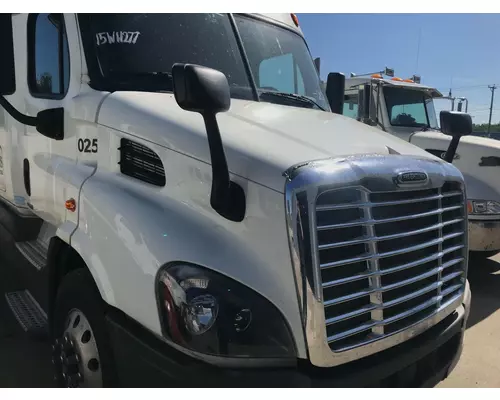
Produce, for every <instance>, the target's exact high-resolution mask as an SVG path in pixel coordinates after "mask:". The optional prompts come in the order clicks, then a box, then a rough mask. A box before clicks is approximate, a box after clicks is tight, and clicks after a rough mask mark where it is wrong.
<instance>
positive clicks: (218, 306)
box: [157, 264, 295, 358]
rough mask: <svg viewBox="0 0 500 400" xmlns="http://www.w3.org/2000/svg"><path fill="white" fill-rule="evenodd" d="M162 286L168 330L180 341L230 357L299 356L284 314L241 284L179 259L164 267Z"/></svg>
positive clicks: (162, 308)
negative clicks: (177, 261) (179, 262)
mask: <svg viewBox="0 0 500 400" xmlns="http://www.w3.org/2000/svg"><path fill="white" fill-rule="evenodd" d="M157 285H158V292H157V293H158V301H159V305H160V307H159V308H160V314H161V319H162V324H163V334H164V336H165V337H167V338H169V339H170V340H172V341H173V342H175V343H177V344H178V345H181V346H183V347H185V348H188V349H190V350H193V351H196V352H199V353H203V354H210V355H217V356H226V357H227V356H230V357H262V358H264V357H265V358H278V357H281V358H282V357H295V346H294V342H293V339H292V336H291V334H290V330H289V329H288V326H287V324H286V322H285V320H284V318H283V316H282V315H281V313H280V312H279V311H278V309H277V308H276V307H275V306H274V305H273V304H271V303H270V302H269V301H268V300H267V299H265V298H264V297H262V296H261V295H260V294H258V293H256V292H254V291H253V290H251V289H250V288H248V287H246V286H244V285H242V284H241V283H238V282H236V281H234V280H232V279H230V278H228V277H226V276H224V275H221V274H219V273H217V272H214V271H211V270H208V269H206V268H202V267H199V266H195V265H190V264H177V265H172V266H168V267H167V268H165V269H163V270H161V271H160V273H159V274H158V282H157Z"/></svg>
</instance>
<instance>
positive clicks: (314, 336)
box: [284, 154, 468, 367]
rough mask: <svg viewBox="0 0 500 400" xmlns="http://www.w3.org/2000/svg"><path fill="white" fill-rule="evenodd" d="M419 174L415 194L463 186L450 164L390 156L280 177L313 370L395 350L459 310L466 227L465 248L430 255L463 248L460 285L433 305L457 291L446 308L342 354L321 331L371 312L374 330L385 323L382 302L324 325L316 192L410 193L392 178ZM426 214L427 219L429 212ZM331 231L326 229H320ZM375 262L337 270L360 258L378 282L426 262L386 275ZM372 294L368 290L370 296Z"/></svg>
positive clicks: (306, 166) (309, 166) (338, 161)
mask: <svg viewBox="0 0 500 400" xmlns="http://www.w3.org/2000/svg"><path fill="white" fill-rule="evenodd" d="M418 170H420V171H425V172H426V173H427V175H428V180H427V182H426V183H423V184H420V185H419V184H414V185H412V188H413V189H412V190H417V188H418V190H420V189H435V188H439V187H441V186H442V185H443V184H444V182H445V181H455V182H458V183H460V184H461V185H462V186H464V179H463V176H462V174H461V173H460V171H459V170H458V169H457V168H456V167H454V166H453V165H451V164H449V163H445V162H444V161H440V160H434V159H429V158H425V157H421V158H420V157H413V156H404V155H393V154H391V155H376V154H370V155H357V156H348V157H339V158H331V159H325V160H317V161H311V162H307V163H303V164H301V165H297V166H294V167H291V168H290V169H288V170H287V171H286V172H285V173H284V176H285V177H286V183H285V209H286V218H287V230H288V236H289V243H290V252H291V259H292V264H293V267H294V273H295V277H296V282H297V292H298V296H299V300H300V302H299V305H300V312H301V316H302V322H303V329H304V333H305V339H306V343H307V348H308V353H309V360H310V361H311V363H312V364H313V365H316V366H319V367H332V366H336V365H340V364H344V363H347V362H350V361H353V360H357V359H360V358H363V357H367V356H369V355H372V354H374V353H378V352H380V351H382V350H385V349H388V348H390V347H393V346H396V345H398V344H400V343H402V342H405V341H406V340H409V339H411V338H412V337H414V336H417V335H419V334H420V333H422V332H424V331H426V330H427V329H429V328H430V327H432V326H434V325H435V324H437V323H438V322H440V321H441V320H443V319H444V318H446V317H447V316H448V315H449V314H451V313H452V312H453V311H454V310H456V309H459V308H460V307H461V304H462V301H463V296H464V289H463V288H464V287H465V286H464V285H465V281H466V277H467V264H468V254H467V251H466V249H467V246H468V243H467V241H468V235H467V229H466V228H465V234H464V244H460V245H455V246H453V247H449V248H444V249H443V248H441V246H440V250H441V251H440V252H439V254H436V255H435V256H434V255H432V256H430V257H429V260H428V261H432V260H435V259H438V258H439V257H441V256H443V255H444V254H447V253H450V252H452V251H454V250H459V249H463V251H462V252H463V258H464V260H465V261H464V270H463V271H461V275H462V277H461V279H462V282H463V284H461V285H455V286H452V287H449V288H447V289H446V290H443V291H442V292H441V294H440V296H438V297H436V300H437V299H439V301H442V298H443V296H446V295H449V294H451V293H453V292H454V291H457V290H458V292H457V296H455V297H453V298H452V299H450V300H449V301H447V302H446V303H445V304H442V305H441V306H440V307H439V308H437V309H436V310H435V312H434V313H433V314H432V315H431V316H429V317H427V318H425V319H424V320H421V321H418V322H417V323H415V324H413V325H411V326H410V327H407V328H405V329H403V330H401V331H396V332H394V333H392V334H390V335H388V336H385V337H382V338H380V336H379V337H377V335H376V331H374V330H373V329H372V328H373V327H371V328H368V329H372V332H373V336H372V337H371V338H370V339H369V340H367V341H365V342H363V343H362V344H356V345H355V346H351V347H346V348H342V350H341V351H333V350H332V349H331V348H330V347H329V345H328V338H327V334H326V329H325V326H326V324H327V323H330V324H332V323H335V322H339V321H340V320H342V319H348V318H352V317H355V316H357V315H360V314H363V313H365V312H370V313H372V319H374V320H375V321H376V325H377V326H382V327H383V320H381V321H377V314H376V311H377V309H378V308H379V307H381V306H383V305H382V304H381V303H380V304H377V303H375V305H368V306H366V307H364V308H362V309H359V310H355V311H353V312H350V313H348V314H344V315H343V316H339V317H336V318H342V319H339V320H337V321H335V320H333V319H330V320H329V321H326V320H325V308H324V307H325V304H323V284H322V282H321V275H320V265H319V249H318V246H317V231H318V230H319V228H320V227H317V226H315V220H316V212H317V210H316V206H315V203H316V198H317V196H318V193H319V188H320V187H322V186H324V187H325V188H326V190H335V189H345V188H352V187H360V186H362V187H363V188H364V189H365V190H368V191H369V192H377V191H381V192H383V191H398V190H399V191H403V190H408V188H401V187H399V186H398V185H397V184H396V183H395V181H394V177H395V176H397V175H398V174H400V173H403V172H407V171H409V172H411V171H418ZM458 194H460V193H456V192H450V193H447V194H446V196H444V195H442V196H441V197H440V198H439V200H441V199H442V198H443V197H450V196H454V195H458ZM297 196H303V197H304V198H306V199H307V202H306V204H307V206H303V204H304V203H303V202H302V201H301V202H299V200H298V199H297ZM465 198H466V193H465V189H464V200H465ZM301 207H303V208H301ZM355 207H370V206H369V205H367V204H366V198H365V199H363V200H362V204H357V205H355ZM439 208H440V210H439V211H438V213H441V212H443V211H444V210H443V209H441V207H439ZM453 208H454V209H456V207H452V208H451V209H453ZM445 209H450V207H447V208H445ZM463 211H464V212H463V214H464V219H463V220H464V225H465V227H466V226H467V222H468V220H467V210H466V202H465V201H464V205H463ZM318 212H321V211H318ZM424 214H425V215H428V214H427V213H424ZM425 215H422V216H425ZM431 215H432V214H431ZM365 217H366V216H365ZM410 217H411V216H410ZM407 218H408V216H405V217H403V218H401V220H402V219H407ZM416 218H418V217H416ZM392 221H394V219H392ZM380 222H381V220H373V219H371V217H370V218H367V220H366V221H364V223H365V224H368V225H371V226H373V224H377V223H380ZM455 222H459V221H456V220H454V221H453V222H451V221H450V222H448V221H446V222H443V221H439V223H440V224H441V225H440V227H439V228H438V229H442V228H443V227H444V226H446V225H449V224H451V223H455ZM361 223H362V222H361ZM359 224H360V221H357V222H355V223H353V224H352V226H355V225H359ZM340 225H341V226H342V227H345V226H349V224H340ZM329 228H330V227H324V229H329ZM330 229H331V228H330ZM372 234H373V232H372ZM452 235H453V234H452ZM367 236H372V235H367ZM373 236H374V235H373ZM446 237H449V235H447V236H446ZM305 238H308V240H307V241H306V240H305ZM372 240H376V239H372ZM444 240H445V239H444V238H443V237H441V238H440V240H438V241H436V244H442V243H443V241H444ZM413 247H415V246H413ZM300 249H306V250H307V251H305V252H304V251H303V252H302V253H301V251H300ZM307 253H309V254H307ZM371 254H373V253H371ZM379 258H380V257H373V256H367V257H356V258H353V259H350V260H344V261H342V262H341V263H340V264H339V265H344V264H348V263H354V262H356V261H358V260H359V259H363V260H369V262H370V263H371V264H370V266H371V267H370V270H369V272H368V274H369V275H368V276H366V277H368V278H369V279H370V280H371V279H373V278H374V277H377V278H378V279H380V276H381V275H382V274H386V273H391V272H395V271H398V270H402V269H405V268H411V267H414V266H418V265H420V264H422V263H423V262H425V261H423V260H418V261H416V262H412V263H408V264H406V265H401V266H397V267H394V268H391V269H389V270H384V271H379V270H378V265H377V259H379ZM456 260H457V258H454V260H451V261H450V262H447V263H443V265H440V266H439V268H440V269H441V270H443V269H444V268H446V267H448V266H450V265H452V264H453V263H456V262H459V261H456ZM448 264H449V265H448ZM458 276H459V274H457V276H454V278H456V277H458ZM363 277H364V276H363ZM419 278H420V277H419ZM359 279H362V277H360V278H359ZM449 279H452V278H449ZM330 283H332V282H330ZM371 283H372V284H373V281H371ZM375 283H376V282H375ZM378 290H380V287H379V288H378ZM370 292H371V290H368V294H369V293H370ZM336 300H338V299H336ZM372 300H375V299H372ZM398 300H399V299H395V300H392V301H398ZM395 317H396V316H395ZM379 318H380V317H379ZM393 318H394V317H393Z"/></svg>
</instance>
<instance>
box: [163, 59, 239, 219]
mask: <svg viewBox="0 0 500 400" xmlns="http://www.w3.org/2000/svg"><path fill="white" fill-rule="evenodd" d="M172 81H173V84H174V96H175V100H176V101H177V104H179V106H180V107H181V108H182V109H184V110H186V111H192V112H197V113H200V114H201V115H202V116H203V120H204V121H205V128H206V130H207V136H208V147H209V149H210V158H211V164H212V191H211V193H210V205H211V206H212V208H213V209H214V210H215V211H216V212H217V213H218V214H219V215H221V216H223V217H224V218H226V219H228V220H230V221H234V222H241V221H243V219H244V217H245V211H246V199H245V192H244V190H243V188H242V187H241V186H240V185H238V184H237V183H235V182H233V181H231V179H230V176H229V168H228V166H227V160H226V155H225V153H224V146H223V144H222V139H221V136H220V131H219V124H218V123H217V118H216V115H217V114H218V113H220V112H224V111H227V110H229V107H230V105H231V94H230V91H229V84H228V82H227V78H226V76H225V75H224V74H223V73H222V72H220V71H217V70H215V69H211V68H207V67H202V66H200V65H193V64H174V65H173V67H172Z"/></svg>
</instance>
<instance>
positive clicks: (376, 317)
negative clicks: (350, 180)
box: [361, 191, 384, 335]
mask: <svg viewBox="0 0 500 400" xmlns="http://www.w3.org/2000/svg"><path fill="white" fill-rule="evenodd" d="M361 198H362V201H363V203H365V204H369V202H370V195H369V194H368V192H365V191H363V192H362V193H361ZM363 211H364V216H365V218H367V219H369V220H371V219H373V215H372V209H371V207H363ZM366 231H367V233H368V237H371V238H373V237H375V236H376V234H375V227H374V225H368V226H367V227H366ZM368 252H369V254H370V255H371V256H375V255H376V254H377V253H378V250H377V242H376V241H375V240H370V241H369V242H368ZM368 266H369V271H370V273H371V274H373V275H372V276H371V277H370V278H369V279H368V281H369V283H370V288H371V289H373V290H374V292H373V293H372V294H370V303H371V304H373V305H376V308H374V309H373V310H372V311H371V319H372V321H383V319H384V314H383V311H382V309H381V307H380V306H382V303H383V301H382V293H381V292H380V287H381V286H382V285H381V280H380V275H379V274H378V272H379V265H378V258H376V257H373V258H372V259H370V261H369V262H368ZM372 333H374V334H375V335H383V334H384V326H383V325H375V326H374V327H373V328H372Z"/></svg>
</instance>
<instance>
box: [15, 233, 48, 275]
mask: <svg viewBox="0 0 500 400" xmlns="http://www.w3.org/2000/svg"><path fill="white" fill-rule="evenodd" d="M16 247H17V249H18V250H19V252H20V253H21V254H22V255H23V256H24V258H26V260H28V261H29V262H30V263H31V264H32V265H33V266H34V267H35V268H36V269H37V270H38V271H40V270H41V269H42V268H43V267H45V265H46V263H47V251H48V249H47V247H46V246H45V245H44V243H43V242H41V241H39V240H34V241H32V242H20V243H16Z"/></svg>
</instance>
